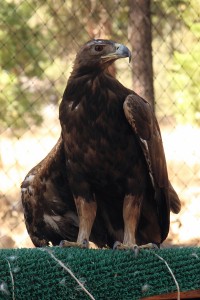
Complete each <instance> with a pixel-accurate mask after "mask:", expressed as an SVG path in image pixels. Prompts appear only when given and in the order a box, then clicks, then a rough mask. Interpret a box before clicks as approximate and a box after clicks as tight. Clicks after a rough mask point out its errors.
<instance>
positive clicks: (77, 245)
mask: <svg viewBox="0 0 200 300" xmlns="http://www.w3.org/2000/svg"><path fill="white" fill-rule="evenodd" d="M59 247H61V248H68V247H69V248H70V247H75V248H83V249H86V248H89V242H88V241H87V240H83V242H82V243H77V242H69V241H66V240H62V241H61V242H60V244H59Z"/></svg>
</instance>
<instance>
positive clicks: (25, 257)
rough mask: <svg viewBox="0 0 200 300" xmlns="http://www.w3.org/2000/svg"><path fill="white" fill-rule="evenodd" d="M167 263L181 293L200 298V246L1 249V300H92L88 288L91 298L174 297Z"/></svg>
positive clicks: (116, 299)
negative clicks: (120, 248) (124, 248)
mask: <svg viewBox="0 0 200 300" xmlns="http://www.w3.org/2000/svg"><path fill="white" fill-rule="evenodd" d="M155 254H159V256H160V257H162V258H163V261H162V260H160V259H159V258H158V257H157V256H155ZM8 262H9V264H10V267H9V265H8ZM165 262H167V264H168V266H169V268H170V270H171V271H172V274H173V276H174V278H175V279H176V282H177V283H178V287H179V289H180V296H181V297H180V298H181V299H194V298H196V299H200V272H199V270H200V248H194V247H193V248H187V247H185V248H172V249H160V250H149V251H145V250H141V251H140V253H139V255H138V256H137V257H135V256H134V255H133V252H132V251H118V250H116V251H113V250H99V249H98V250H94V249H84V250H82V249H78V248H60V247H51V248H50V247H46V248H34V249H7V250H6V249H2V250H0V299H1V300H8V299H15V300H27V299H30V300H36V299H43V300H50V299H56V300H63V299H76V300H79V299H80V300H83V299H84V300H90V299H92V298H91V297H90V296H89V295H88V293H89V294H90V295H92V297H93V298H94V299H95V300H113V299H115V300H139V299H143V298H144V299H146V298H147V297H148V298H149V297H151V298H150V299H151V300H156V299H158V300H161V299H176V300H177V299H178V291H177V285H176V284H175V281H174V278H173V276H172V274H171V273H170V272H169V269H168V268H167V266H166V264H165ZM144 266H145V267H144ZM69 271H70V272H69ZM11 274H12V275H11ZM75 278H76V279H78V281H76V279H75ZM81 285H83V286H81ZM83 287H84V288H85V289H86V290H87V292H88V293H86V291H85V289H83ZM148 298H147V299H148Z"/></svg>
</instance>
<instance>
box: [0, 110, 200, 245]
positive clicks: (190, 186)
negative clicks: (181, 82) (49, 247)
mask: <svg viewBox="0 0 200 300" xmlns="http://www.w3.org/2000/svg"><path fill="white" fill-rule="evenodd" d="M45 113H46V115H47V116H48V117H47V118H46V121H45V123H44V124H43V126H42V127H41V128H37V129H32V130H28V131H27V133H26V134H24V135H23V136H22V137H21V138H20V139H17V138H11V137H9V134H8V133H7V132H5V133H4V134H2V135H1V141H0V157H1V161H0V164H1V170H0V197H1V210H0V247H1V248H9V247H30V246H32V243H31V241H30V239H29V237H28V235H27V232H26V229H25V226H24V222H23V214H22V210H21V204H20V183H21V181H22V180H23V178H24V177H25V175H26V173H27V172H28V171H29V170H30V169H31V168H32V167H33V166H34V165H35V164H37V163H38V162H39V161H40V160H41V159H42V158H44V156H45V155H46V154H47V153H48V151H49V150H50V149H51V148H52V146H53V145H54V144H55V142H56V140H57V139H58V137H59V134H60V126H59V123H58V120H57V119H58V118H57V116H55V111H54V110H53V109H52V108H51V107H49V108H48V110H47V111H46V112H45ZM55 120H56V121H55ZM162 135H163V141H164V147H165V152H166V157H167V161H168V169H169V175H170V179H171V181H172V183H173V185H174V187H175V189H176V190H177V192H178V194H179V196H180V198H181V200H182V211H181V213H180V214H179V215H173V214H172V216H171V229H170V234H169V238H168V239H167V241H166V242H165V245H169V244H181V245H199V244H200V237H199V236H200V233H199V228H200V204H199V203H200V143H199V138H198V137H199V136H200V129H197V128H193V127H191V126H178V127H176V128H173V129H169V128H166V127H163V128H162Z"/></svg>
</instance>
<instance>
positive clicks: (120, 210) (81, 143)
mask: <svg viewBox="0 0 200 300" xmlns="http://www.w3.org/2000/svg"><path fill="white" fill-rule="evenodd" d="M124 57H129V59H130V57H131V54H130V51H129V49H128V48H127V47H126V46H124V45H122V44H118V43H115V42H113V41H109V40H103V39H97V40H92V41H89V42H88V43H86V44H85V45H83V46H82V47H81V48H80V51H79V52H78V53H77V56H76V59H75V62H74V67H73V71H72V73H71V76H70V78H69V80H68V83H67V86H66V89H65V91H64V95H63V99H62V102H61V104H60V110H59V118H60V123H61V137H60V139H59V141H58V142H57V144H56V145H55V147H54V148H53V149H52V151H51V152H50V153H49V154H48V155H47V157H46V158H45V159H44V160H43V161H42V162H40V163H39V164H38V165H37V166H36V167H35V168H33V169H32V170H31V171H30V172H29V173H28V175H27V176H26V178H25V180H24V181H23V183H22V186H21V189H22V203H23V207H24V214H25V222H26V226H27V229H28V232H29V235H30V237H31V239H32V241H33V243H34V244H35V246H39V247H40V246H46V245H48V244H49V243H50V242H51V243H52V244H53V245H57V244H59V243H60V242H61V241H62V240H65V241H64V242H62V244H63V245H66V246H68V245H69V246H71V245H72V246H73V245H74V246H80V247H88V242H89V240H90V241H93V242H94V243H95V244H97V246H99V247H103V246H105V245H108V246H109V247H112V246H113V244H114V243H115V241H118V242H119V243H118V247H119V248H130V247H133V246H134V245H135V244H137V245H145V244H148V243H153V244H157V245H160V243H162V242H163V241H164V240H165V239H166V237H167V235H168V231H169V224H170V209H171V210H172V211H173V212H174V213H178V212H179V211H180V207H181V205H180V200H179V198H178V196H177V194H176V192H175V191H174V189H173V187H172V185H171V183H170V182H169V179H168V173H167V166H166V160H165V155H164V150H163V144H162V139H161V134H160V129H159V125H158V122H157V120H156V117H155V114H154V112H153V109H152V107H151V105H150V104H149V103H148V102H147V101H146V100H144V99H143V98H141V97H140V96H139V95H137V94H136V93H135V92H134V91H132V90H130V89H127V88H126V87H124V86H123V85H122V84H121V83H120V82H119V81H118V80H117V79H116V78H114V77H113V76H112V75H111V74H110V73H109V71H108V67H109V66H110V65H111V64H112V63H113V62H114V61H115V60H117V59H119V58H124Z"/></svg>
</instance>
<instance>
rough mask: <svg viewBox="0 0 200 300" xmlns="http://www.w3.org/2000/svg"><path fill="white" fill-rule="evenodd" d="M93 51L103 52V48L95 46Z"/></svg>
mask: <svg viewBox="0 0 200 300" xmlns="http://www.w3.org/2000/svg"><path fill="white" fill-rule="evenodd" d="M94 49H95V51H98V52H101V51H102V50H103V46H102V45H97V46H95V48H94Z"/></svg>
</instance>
